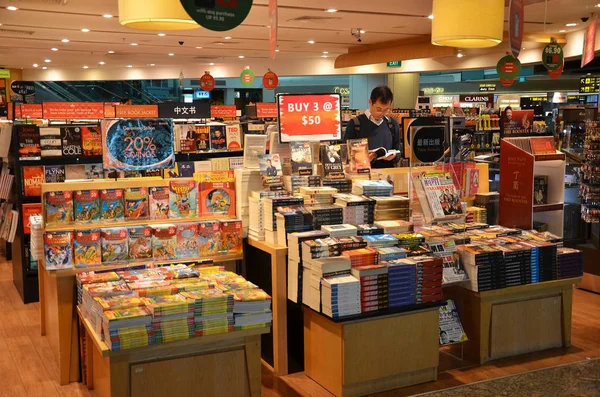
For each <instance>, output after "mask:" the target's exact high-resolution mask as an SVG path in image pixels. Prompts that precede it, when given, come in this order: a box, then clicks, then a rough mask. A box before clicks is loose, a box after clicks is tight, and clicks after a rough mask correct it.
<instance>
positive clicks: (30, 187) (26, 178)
mask: <svg viewBox="0 0 600 397" xmlns="http://www.w3.org/2000/svg"><path fill="white" fill-rule="evenodd" d="M44 182H45V178H44V167H43V166H41V165H26V166H24V167H23V190H24V192H23V193H24V194H25V196H27V197H35V196H37V197H39V196H41V195H42V183H44Z"/></svg>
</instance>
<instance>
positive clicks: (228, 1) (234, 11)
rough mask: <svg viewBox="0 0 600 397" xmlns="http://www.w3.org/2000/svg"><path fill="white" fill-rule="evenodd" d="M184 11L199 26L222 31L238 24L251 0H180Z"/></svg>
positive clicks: (241, 20)
mask: <svg viewBox="0 0 600 397" xmlns="http://www.w3.org/2000/svg"><path fill="white" fill-rule="evenodd" d="M180 1H181V5H182V6H183V8H184V9H185V12H187V13H188V15H189V16H190V17H191V18H192V19H193V20H194V21H196V22H197V23H198V24H199V25H200V26H202V27H204V28H206V29H208V30H214V31H216V32H224V31H226V30H231V29H233V28H235V27H237V26H239V25H240V24H241V23H242V22H244V20H245V19H246V17H247V16H248V14H249V13H250V8H252V0H180Z"/></svg>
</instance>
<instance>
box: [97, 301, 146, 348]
mask: <svg viewBox="0 0 600 397" xmlns="http://www.w3.org/2000/svg"><path fill="white" fill-rule="evenodd" d="M102 331H103V335H104V341H105V343H106V344H107V345H108V347H109V348H110V350H113V351H119V350H125V349H133V348H135V347H143V346H149V345H152V344H154V333H153V331H152V316H150V313H148V311H147V309H146V308H144V307H133V308H129V309H122V310H109V311H105V312H104V313H103V315H102Z"/></svg>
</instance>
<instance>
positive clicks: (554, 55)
mask: <svg viewBox="0 0 600 397" xmlns="http://www.w3.org/2000/svg"><path fill="white" fill-rule="evenodd" d="M564 59H565V54H564V52H563V48H562V46H561V45H560V44H558V43H557V42H556V39H554V38H553V39H552V42H551V43H550V44H548V45H547V46H546V47H544V51H543V52H542V63H543V64H544V66H545V67H546V69H548V70H558V69H560V67H561V65H562V64H563V62H564Z"/></svg>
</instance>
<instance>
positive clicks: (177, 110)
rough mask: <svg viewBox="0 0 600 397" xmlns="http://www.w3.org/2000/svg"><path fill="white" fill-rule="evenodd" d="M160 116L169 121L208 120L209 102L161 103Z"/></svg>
mask: <svg viewBox="0 0 600 397" xmlns="http://www.w3.org/2000/svg"><path fill="white" fill-rule="evenodd" d="M158 116H159V117H160V118H167V119H207V118H209V117H210V105H209V103H208V102H207V101H200V102H194V103H185V102H166V103H159V104H158Z"/></svg>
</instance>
